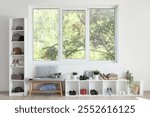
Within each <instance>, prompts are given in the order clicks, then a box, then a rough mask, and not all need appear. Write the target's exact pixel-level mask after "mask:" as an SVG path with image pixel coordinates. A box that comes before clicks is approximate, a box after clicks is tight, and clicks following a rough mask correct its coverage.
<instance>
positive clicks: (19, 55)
mask: <svg viewBox="0 0 150 117" xmlns="http://www.w3.org/2000/svg"><path fill="white" fill-rule="evenodd" d="M11 56H13V57H21V56H22V57H23V56H24V54H18V55H11Z"/></svg>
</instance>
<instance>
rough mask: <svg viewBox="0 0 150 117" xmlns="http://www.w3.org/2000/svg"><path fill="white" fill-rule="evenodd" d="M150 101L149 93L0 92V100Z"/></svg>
mask: <svg viewBox="0 0 150 117" xmlns="http://www.w3.org/2000/svg"><path fill="white" fill-rule="evenodd" d="M137 99H148V100H149V99H150V91H145V92H144V96H139V97H136V96H71V97H69V96H59V95H37V94H36V95H32V96H9V95H8V92H0V100H137Z"/></svg>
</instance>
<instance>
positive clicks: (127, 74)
mask: <svg viewBox="0 0 150 117" xmlns="http://www.w3.org/2000/svg"><path fill="white" fill-rule="evenodd" d="M126 79H127V80H128V82H127V83H128V86H129V88H130V91H131V89H132V87H133V84H134V77H133V76H132V73H131V72H130V71H129V70H127V71H126Z"/></svg>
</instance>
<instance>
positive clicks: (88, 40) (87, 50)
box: [85, 9, 90, 61]
mask: <svg viewBox="0 0 150 117" xmlns="http://www.w3.org/2000/svg"><path fill="white" fill-rule="evenodd" d="M89 17H90V16H89V9H86V37H85V59H86V61H89V52H90V33H89V32H90V31H89V30H90V27H89V24H90V18H89Z"/></svg>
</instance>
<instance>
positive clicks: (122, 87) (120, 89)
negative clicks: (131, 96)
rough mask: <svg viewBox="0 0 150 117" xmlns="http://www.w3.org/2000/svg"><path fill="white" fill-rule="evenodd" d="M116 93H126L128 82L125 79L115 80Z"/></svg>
mask: <svg viewBox="0 0 150 117" xmlns="http://www.w3.org/2000/svg"><path fill="white" fill-rule="evenodd" d="M117 95H128V84H127V81H126V80H118V81H117Z"/></svg>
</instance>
